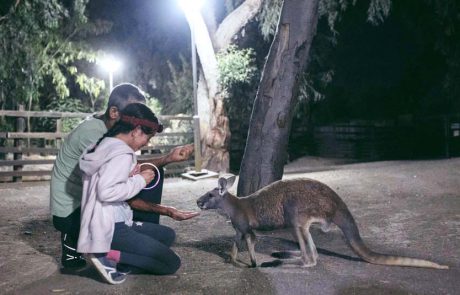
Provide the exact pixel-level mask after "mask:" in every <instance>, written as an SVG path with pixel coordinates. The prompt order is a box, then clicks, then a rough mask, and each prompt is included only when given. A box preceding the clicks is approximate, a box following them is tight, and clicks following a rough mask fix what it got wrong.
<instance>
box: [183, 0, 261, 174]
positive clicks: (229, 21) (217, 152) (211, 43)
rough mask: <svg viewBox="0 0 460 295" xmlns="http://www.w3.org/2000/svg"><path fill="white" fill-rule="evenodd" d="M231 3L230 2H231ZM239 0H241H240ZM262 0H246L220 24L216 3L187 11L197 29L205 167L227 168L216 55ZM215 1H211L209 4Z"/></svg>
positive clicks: (225, 119)
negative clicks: (197, 9) (196, 10)
mask: <svg viewBox="0 0 460 295" xmlns="http://www.w3.org/2000/svg"><path fill="white" fill-rule="evenodd" d="M230 2H231V1H230ZM238 2H240V1H238ZM262 2H263V1H262V0H246V1H243V2H242V3H241V4H240V5H239V6H237V7H236V8H235V9H234V10H233V11H232V12H231V13H229V14H228V15H227V16H226V17H225V18H224V19H223V20H222V21H221V22H219V23H218V20H217V16H216V15H215V10H214V9H213V8H214V6H212V5H211V6H209V7H208V8H206V10H205V11H203V14H204V16H203V15H202V14H201V13H194V12H193V11H191V10H189V11H185V14H186V17H187V20H188V22H189V24H190V26H191V27H192V28H194V31H195V33H196V34H195V36H196V46H197V52H198V56H199V58H200V64H201V68H200V78H199V83H198V113H199V116H200V122H201V134H202V136H203V137H204V138H202V140H203V143H204V144H203V166H204V167H205V168H207V169H210V170H214V171H228V169H229V162H230V159H229V153H228V143H229V139H230V129H229V126H228V117H227V114H226V112H225V108H224V97H225V94H224V93H223V89H222V86H221V83H220V81H219V72H218V66H217V58H216V54H217V53H218V52H219V51H221V50H225V49H226V48H227V47H228V46H229V45H230V44H231V43H232V40H233V38H234V37H235V35H236V34H237V33H239V32H240V31H241V30H242V29H243V28H244V26H245V25H246V24H247V23H248V22H249V21H250V20H251V19H253V18H254V17H255V16H256V15H257V13H258V12H259V11H260V9H261V6H262ZM210 4H212V3H210Z"/></svg>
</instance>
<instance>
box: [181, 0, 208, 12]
mask: <svg viewBox="0 0 460 295" xmlns="http://www.w3.org/2000/svg"><path fill="white" fill-rule="evenodd" d="M178 1H179V5H180V7H181V8H182V9H183V10H184V11H189V10H199V9H200V8H201V6H203V3H204V0H178Z"/></svg>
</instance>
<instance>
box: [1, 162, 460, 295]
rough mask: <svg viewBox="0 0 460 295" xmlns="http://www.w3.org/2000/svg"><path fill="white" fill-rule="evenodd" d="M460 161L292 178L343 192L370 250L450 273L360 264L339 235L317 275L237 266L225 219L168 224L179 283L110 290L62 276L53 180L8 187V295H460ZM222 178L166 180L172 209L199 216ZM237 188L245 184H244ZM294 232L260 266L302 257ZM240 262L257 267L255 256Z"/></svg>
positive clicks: (261, 246) (4, 284)
mask: <svg viewBox="0 0 460 295" xmlns="http://www.w3.org/2000/svg"><path fill="white" fill-rule="evenodd" d="M459 168H460V158H454V159H445V160H427V161H387V162H371V163H354V164H353V163H348V164H347V163H346V162H344V161H338V160H334V159H321V158H302V159H299V160H297V161H295V162H293V163H290V164H289V165H287V167H286V169H285V178H297V177H308V178H313V179H317V180H320V181H322V182H324V183H326V184H328V185H329V186H330V187H331V188H333V189H334V190H335V191H336V192H337V193H338V194H339V195H340V196H341V197H342V198H343V200H344V201H345V202H346V203H347V205H348V207H349V208H350V210H351V212H352V213H353V215H354V216H355V219H356V221H357V223H358V226H359V228H360V231H361V235H362V237H363V239H364V240H365V242H366V243H367V244H368V245H369V246H370V248H372V249H374V250H376V251H379V252H383V253H389V254H397V255H408V256H414V257H419V258H425V259H430V260H433V261H436V262H439V263H442V264H447V265H449V266H450V267H451V268H450V269H449V270H430V269H418V268H403V267H387V266H378V265H371V264H368V263H365V262H362V261H360V260H359V259H357V257H356V255H355V254H354V253H353V252H352V251H351V250H350V249H349V248H348V246H347V245H346V244H345V242H344V240H343V238H342V235H341V233H340V231H339V230H338V229H336V228H335V229H333V230H332V231H331V232H328V233H322V232H320V231H317V230H314V231H313V233H312V234H313V238H314V240H315V244H316V246H317V247H318V248H319V253H320V257H319V259H318V264H317V265H316V266H315V267H312V268H300V267H264V268H262V267H259V268H255V269H250V268H247V269H244V268H237V267H234V266H233V265H232V264H230V263H229V261H228V260H229V254H228V253H229V251H230V248H231V244H232V238H233V235H234V231H233V229H232V227H231V224H230V223H229V222H228V221H227V220H226V218H224V217H223V216H221V215H218V214H217V213H215V212H210V211H205V212H202V213H201V215H200V216H198V217H196V218H194V219H191V220H188V221H183V222H176V221H173V220H171V219H169V218H162V221H161V222H162V223H163V224H165V225H168V226H171V227H172V228H174V229H175V230H176V231H177V242H176V244H175V246H174V249H175V250H176V251H177V253H178V254H179V255H180V256H181V258H182V267H181V268H180V269H179V271H178V272H177V274H176V275H172V276H153V275H130V276H129V277H128V280H127V281H126V282H125V283H124V284H122V285H120V286H109V285H107V284H105V283H102V282H101V281H100V279H98V277H97V274H96V273H95V272H94V271H93V270H92V269H84V270H82V271H79V272H65V271H63V270H60V269H59V266H58V260H59V255H60V253H59V242H58V240H59V235H58V233H57V232H56V231H55V230H54V229H53V227H52V225H51V222H50V219H49V209H48V202H49V199H48V191H49V183H48V182H30V183H23V184H5V183H3V184H0V196H1V198H2V202H1V203H0V234H1V235H2V237H3V238H2V240H1V242H0V253H1V254H0V290H1V291H0V293H12V294H50V293H52V294H54V293H57V294H94V293H97V294H458V292H459V291H458V290H460V282H459V281H458V279H459V278H460V251H458V249H460V235H459V234H460V181H459V180H460V169H459ZM216 183H217V181H216V179H206V180H201V181H197V182H192V181H189V180H183V179H180V178H169V179H167V180H166V184H165V191H164V197H163V199H164V202H163V203H164V204H166V205H172V206H175V207H177V208H182V209H190V210H198V209H197V207H196V204H195V201H196V199H197V198H198V197H199V196H200V195H202V194H203V193H205V192H206V191H207V190H210V189H212V188H214V187H215V185H216ZM234 189H236V186H234ZM295 248H296V245H295V243H293V242H292V238H291V236H290V234H288V233H286V232H284V231H277V232H271V233H264V234H261V235H260V236H259V235H258V243H257V245H256V252H257V258H258V262H259V263H262V262H269V261H272V260H273V259H274V258H273V257H271V253H272V252H274V251H282V250H289V249H291V250H292V249H295ZM240 258H241V259H242V260H244V261H248V260H249V257H248V254H247V252H246V251H244V252H241V253H240Z"/></svg>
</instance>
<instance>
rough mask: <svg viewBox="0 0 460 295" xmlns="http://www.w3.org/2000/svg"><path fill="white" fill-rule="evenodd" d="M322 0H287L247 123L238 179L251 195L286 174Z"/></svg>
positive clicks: (240, 190) (240, 189)
mask: <svg viewBox="0 0 460 295" xmlns="http://www.w3.org/2000/svg"><path fill="white" fill-rule="evenodd" d="M318 2H319V0H285V1H284V4H283V8H282V11H281V16H280V21H279V24H278V29H277V32H276V34H275V37H274V41H273V43H272V45H271V48H270V52H269V54H268V59H267V61H266V63H265V66H264V70H263V74H262V78H261V82H260V85H259V89H258V91H257V96H256V99H255V101H254V107H253V110H252V115H251V120H250V124H249V133H248V139H247V141H246V148H245V151H244V155H243V160H242V163H241V169H240V179H239V182H238V195H239V196H242V195H248V194H250V193H252V192H255V191H256V190H258V189H260V188H261V187H264V186H266V185H268V184H270V183H272V182H274V181H276V180H279V179H281V178H282V176H283V170H284V165H285V163H286V160H287V145H288V140H289V134H290V130H291V125H292V117H293V110H294V107H295V105H296V103H297V101H296V98H297V93H298V89H299V77H300V75H301V74H302V73H303V72H304V70H305V68H306V64H307V59H308V55H309V52H310V47H311V43H312V40H313V37H314V35H315V34H316V25H317V22H318Z"/></svg>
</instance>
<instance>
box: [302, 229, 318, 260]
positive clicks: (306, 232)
mask: <svg viewBox="0 0 460 295" xmlns="http://www.w3.org/2000/svg"><path fill="white" fill-rule="evenodd" d="M302 233H303V237H304V239H305V240H306V241H307V244H308V249H309V251H308V254H309V255H310V258H311V260H312V261H313V265H312V266H314V265H316V260H317V259H318V251H317V250H316V246H315V243H314V242H313V238H312V236H311V234H310V226H309V225H307V226H306V227H304V228H302Z"/></svg>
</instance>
